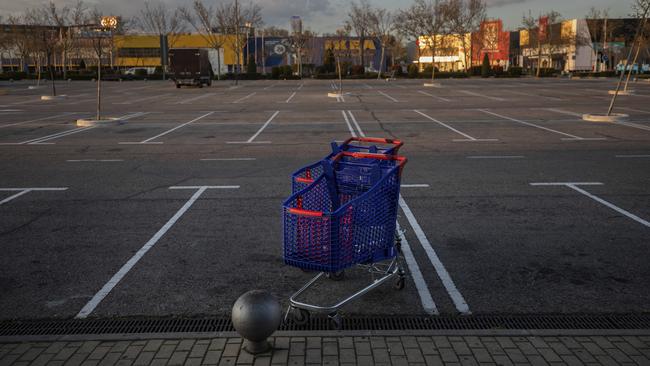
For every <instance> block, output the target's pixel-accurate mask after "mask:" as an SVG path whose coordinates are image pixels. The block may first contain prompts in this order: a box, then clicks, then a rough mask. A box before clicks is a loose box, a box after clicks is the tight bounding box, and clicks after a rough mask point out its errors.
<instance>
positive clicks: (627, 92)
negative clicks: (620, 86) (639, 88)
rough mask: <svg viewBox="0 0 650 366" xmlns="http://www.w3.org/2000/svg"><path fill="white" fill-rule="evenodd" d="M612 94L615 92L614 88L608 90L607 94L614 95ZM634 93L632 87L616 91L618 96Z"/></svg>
mask: <svg viewBox="0 0 650 366" xmlns="http://www.w3.org/2000/svg"><path fill="white" fill-rule="evenodd" d="M614 94H616V90H610V91H609V95H614ZM634 94H635V92H634V89H628V90H619V91H618V95H619V96H622V95H634Z"/></svg>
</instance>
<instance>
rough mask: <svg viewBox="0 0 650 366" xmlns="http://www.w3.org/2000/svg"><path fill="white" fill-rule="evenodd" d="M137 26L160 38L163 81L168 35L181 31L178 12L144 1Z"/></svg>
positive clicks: (162, 5)
mask: <svg viewBox="0 0 650 366" xmlns="http://www.w3.org/2000/svg"><path fill="white" fill-rule="evenodd" d="M138 24H139V25H140V27H141V28H142V29H143V30H144V31H145V32H149V33H153V34H156V35H158V36H159V37H160V45H161V50H160V51H161V53H162V57H161V64H162V69H163V70H162V71H163V80H164V79H165V74H166V73H167V55H166V52H165V51H166V48H167V44H168V43H166V42H168V40H169V35H172V34H175V33H180V32H182V31H183V22H182V20H181V14H180V11H179V10H171V9H168V8H167V7H166V5H165V3H158V5H151V3H150V2H149V1H145V2H144V8H143V9H142V10H141V11H140V18H139V21H138ZM173 42H174V40H173V39H172V45H171V47H173ZM163 43H164V44H163Z"/></svg>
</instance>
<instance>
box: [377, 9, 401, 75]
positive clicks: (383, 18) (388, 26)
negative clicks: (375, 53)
mask: <svg viewBox="0 0 650 366" xmlns="http://www.w3.org/2000/svg"><path fill="white" fill-rule="evenodd" d="M393 20H394V17H393V14H392V13H391V12H390V11H389V10H386V9H383V8H379V9H377V10H375V11H374V12H372V14H371V26H372V28H373V33H374V34H375V35H376V36H377V38H379V42H380V43H381V59H380V61H379V69H378V72H377V79H381V73H382V70H383V68H384V63H385V59H386V47H387V46H388V45H389V44H390V42H391V41H392V40H393V35H392V33H393V30H394V29H395V23H394V22H393Z"/></svg>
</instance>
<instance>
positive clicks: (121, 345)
mask: <svg viewBox="0 0 650 366" xmlns="http://www.w3.org/2000/svg"><path fill="white" fill-rule="evenodd" d="M130 344H131V343H130V342H127V341H120V342H116V343H115V344H114V345H113V346H112V347H111V350H110V351H109V352H111V353H113V352H124V351H126V349H127V348H129V345H130ZM145 344H146V343H145Z"/></svg>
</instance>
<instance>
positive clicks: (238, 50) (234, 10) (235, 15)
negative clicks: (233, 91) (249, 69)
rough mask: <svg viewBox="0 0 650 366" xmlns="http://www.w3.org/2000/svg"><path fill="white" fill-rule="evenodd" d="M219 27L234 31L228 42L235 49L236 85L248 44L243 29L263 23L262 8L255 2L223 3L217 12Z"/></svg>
mask: <svg viewBox="0 0 650 366" xmlns="http://www.w3.org/2000/svg"><path fill="white" fill-rule="evenodd" d="M216 19H217V23H218V25H219V28H220V29H221V31H222V32H224V33H231V34H232V33H234V34H235V37H228V38H226V42H228V43H229V45H230V46H231V47H232V49H233V50H234V51H235V58H236V60H237V61H236V63H237V64H236V65H235V85H237V84H238V82H239V72H240V68H241V66H242V62H241V61H242V60H241V58H242V50H243V48H244V45H245V44H246V37H244V36H242V34H241V32H242V30H245V31H246V32H250V30H251V29H253V28H257V27H258V26H260V25H262V9H261V8H260V7H259V6H258V5H256V4H253V3H248V4H246V5H243V6H242V5H240V4H239V1H238V0H234V1H233V2H231V3H224V4H221V5H220V6H219V7H218V8H217V14H216Z"/></svg>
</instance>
